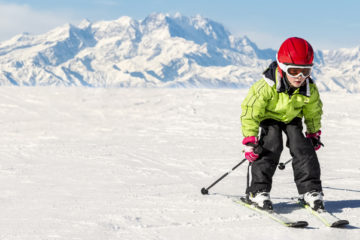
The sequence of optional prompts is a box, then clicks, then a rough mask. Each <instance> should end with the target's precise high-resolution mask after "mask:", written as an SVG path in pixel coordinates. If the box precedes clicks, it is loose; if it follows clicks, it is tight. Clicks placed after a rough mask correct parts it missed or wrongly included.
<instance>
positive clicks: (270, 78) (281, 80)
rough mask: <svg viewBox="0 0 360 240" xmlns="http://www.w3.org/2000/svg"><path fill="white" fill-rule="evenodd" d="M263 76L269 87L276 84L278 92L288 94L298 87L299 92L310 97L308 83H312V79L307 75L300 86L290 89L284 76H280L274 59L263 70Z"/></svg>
mask: <svg viewBox="0 0 360 240" xmlns="http://www.w3.org/2000/svg"><path fill="white" fill-rule="evenodd" d="M263 77H264V80H265V81H266V82H267V83H268V84H269V85H270V86H271V87H272V86H274V85H275V84H276V91H277V92H278V93H282V92H285V93H288V94H289V95H292V94H293V93H294V92H295V91H297V90H298V89H299V90H298V93H299V94H302V95H304V96H307V97H310V83H313V80H312V79H311V78H310V77H308V78H307V79H306V80H305V82H304V84H303V85H302V86H301V87H300V88H298V89H292V88H291V87H290V85H289V83H288V81H287V79H286V76H283V77H280V73H279V70H278V66H277V63H276V61H274V62H272V63H271V64H270V66H269V67H268V68H267V69H266V70H265V71H264V72H263Z"/></svg>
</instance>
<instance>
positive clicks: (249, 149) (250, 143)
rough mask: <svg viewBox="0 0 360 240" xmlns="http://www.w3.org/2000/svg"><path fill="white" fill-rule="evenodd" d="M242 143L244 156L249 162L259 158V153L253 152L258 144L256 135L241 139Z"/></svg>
mask: <svg viewBox="0 0 360 240" xmlns="http://www.w3.org/2000/svg"><path fill="white" fill-rule="evenodd" d="M242 144H244V145H245V149H244V151H245V158H246V159H247V160H248V161H249V162H254V161H256V159H258V158H259V154H256V153H255V152H254V149H255V148H256V147H257V146H258V144H259V141H258V138H257V137H254V136H251V137H246V138H244V139H243V141H242Z"/></svg>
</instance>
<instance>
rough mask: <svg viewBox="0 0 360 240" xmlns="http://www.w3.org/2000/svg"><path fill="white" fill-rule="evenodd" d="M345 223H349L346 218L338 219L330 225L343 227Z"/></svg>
mask: <svg viewBox="0 0 360 240" xmlns="http://www.w3.org/2000/svg"><path fill="white" fill-rule="evenodd" d="M346 225H349V221H348V220H339V221H336V222H334V223H333V224H331V226H330V227H335V228H341V227H345V226H346Z"/></svg>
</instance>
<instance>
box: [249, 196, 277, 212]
mask: <svg viewBox="0 0 360 240" xmlns="http://www.w3.org/2000/svg"><path fill="white" fill-rule="evenodd" d="M247 201H248V202H249V203H250V204H253V205H255V206H256V207H258V208H260V209H263V210H268V211H269V210H273V206H272V202H271V200H270V193H269V192H257V193H255V194H253V193H250V194H248V195H247Z"/></svg>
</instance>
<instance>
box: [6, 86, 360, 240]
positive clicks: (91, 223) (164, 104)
mask: <svg viewBox="0 0 360 240" xmlns="http://www.w3.org/2000/svg"><path fill="white" fill-rule="evenodd" d="M245 94H246V90H229V89H227V90H226V89H225V90H224V89H223V90H219V89H217V90H209V89H207V90H205V89H106V88H42V87H33V88H18V87H2V88H0V98H1V99H0V119H1V124H0V128H1V138H0V141H1V144H0V146H1V151H0V153H1V155H0V156H1V162H0V189H1V194H0V201H1V204H0V212H1V214H2V217H1V220H0V221H1V223H0V239H9V240H10V239H11V240H15V239H16V240H18V239H19V240H20V239H21V240H26V239H29V240H30V239H31V240H37V239H66V240H69V239H87V240H91V239H94V240H99V239H121V240H125V239H129V240H130V239H131V240H133V239H137V240H140V239H146V240H148V239H159V240H160V239H173V240H176V239H181V240H183V239H197V240H198V239H207V240H211V239H214V240H215V239H216V240H218V239H290V240H292V239H296V240H297V239H310V238H311V239H318V240H325V239H326V240H328V239H340V238H342V239H358V236H359V227H360V219H359V215H360V200H359V194H360V188H359V186H360V178H359V172H360V161H359V160H358V159H357V147H358V142H359V136H360V123H359V121H358V119H359V118H360V113H359V108H358V105H357V104H354V103H357V102H359V101H360V96H359V95H352V94H336V93H322V94H321V96H322V99H323V102H324V113H325V114H324V119H323V127H322V131H323V138H322V139H323V142H324V144H325V147H324V148H323V149H321V150H319V152H318V156H319V159H320V162H321V167H322V180H323V186H324V192H325V199H326V206H327V207H328V209H329V210H331V211H333V212H334V213H335V214H337V216H339V217H341V218H344V219H348V220H349V221H350V223H351V226H350V227H349V228H347V229H330V228H327V227H325V226H324V225H322V223H321V222H319V221H318V220H316V219H314V218H312V217H310V216H309V215H308V213H307V212H306V211H304V210H301V209H298V208H297V207H296V205H295V204H293V203H292V202H291V200H290V198H291V197H293V196H296V194H297V192H296V189H295V185H294V183H293V176H292V170H291V167H290V166H287V168H286V169H285V170H283V171H280V170H278V171H277V172H276V175H275V177H274V187H273V191H272V198H273V201H274V203H275V208H276V209H277V210H279V211H280V212H282V213H283V214H284V215H285V216H287V217H289V218H294V219H298V220H306V221H308V222H309V227H308V228H306V229H291V228H286V227H283V226H281V225H279V224H278V223H276V222H274V221H272V220H269V219H268V218H266V217H264V216H261V215H259V214H257V213H255V212H253V211H251V210H249V209H246V208H244V207H242V206H239V205H236V204H235V203H233V202H232V201H231V200H230V199H228V198H226V196H232V195H235V196H242V195H243V194H244V187H245V176H246V166H240V167H239V168H238V169H237V170H235V171H234V172H233V173H232V174H231V175H229V176H228V177H227V178H225V179H224V180H223V181H221V182H220V183H218V184H217V185H216V186H215V187H214V188H212V189H211V190H210V193H211V195H209V196H203V195H201V194H200V189H201V188H202V187H207V186H208V185H210V184H211V183H212V182H213V181H214V180H216V179H217V178H218V177H220V176H221V175H222V174H223V173H225V172H227V171H229V170H230V169H231V168H232V167H233V166H234V165H236V164H237V163H238V162H239V161H240V160H241V159H242V158H243V156H242V152H241V151H242V146H241V140H242V136H241V131H240V120H239V116H240V111H241V109H240V105H241V102H242V100H243V98H244V97H245ZM288 158H289V154H288V152H287V149H286V148H285V149H284V153H283V155H282V161H286V160H287V159H288Z"/></svg>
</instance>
